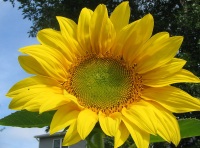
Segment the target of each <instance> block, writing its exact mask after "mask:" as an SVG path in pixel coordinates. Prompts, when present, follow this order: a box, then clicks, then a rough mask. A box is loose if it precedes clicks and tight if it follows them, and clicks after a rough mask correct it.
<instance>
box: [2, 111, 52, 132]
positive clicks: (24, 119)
mask: <svg viewBox="0 0 200 148" xmlns="http://www.w3.org/2000/svg"><path fill="white" fill-rule="evenodd" d="M54 113H55V111H50V112H44V113H42V114H39V113H38V112H29V111H26V110H22V111H17V112H14V113H12V114H10V115H8V116H6V117H4V118H2V119H0V125H4V126H14V127H23V128H31V127H39V128H42V127H44V126H49V125H50V123H51V120H52V117H53V115H54Z"/></svg>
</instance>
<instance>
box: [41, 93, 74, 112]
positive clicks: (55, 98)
mask: <svg viewBox="0 0 200 148" xmlns="http://www.w3.org/2000/svg"><path fill="white" fill-rule="evenodd" d="M73 97H75V96H73V95H70V94H69V95H67V96H66V95H63V94H53V93H49V94H46V96H43V98H41V99H43V102H42V104H41V106H40V110H39V113H43V112H46V111H50V110H55V109H57V108H59V107H60V106H62V105H65V104H67V103H69V102H70V101H71V100H72V99H71V98H73ZM44 99H45V100H44Z"/></svg>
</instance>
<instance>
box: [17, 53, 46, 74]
mask: <svg viewBox="0 0 200 148" xmlns="http://www.w3.org/2000/svg"><path fill="white" fill-rule="evenodd" d="M18 60H19V63H20V65H21V67H22V68H23V69H24V70H25V71H26V72H27V73H30V74H35V75H42V76H48V73H47V72H46V71H45V70H44V69H43V67H42V66H41V65H40V63H38V61H36V60H35V59H34V58H33V57H31V56H24V55H22V56H19V57H18Z"/></svg>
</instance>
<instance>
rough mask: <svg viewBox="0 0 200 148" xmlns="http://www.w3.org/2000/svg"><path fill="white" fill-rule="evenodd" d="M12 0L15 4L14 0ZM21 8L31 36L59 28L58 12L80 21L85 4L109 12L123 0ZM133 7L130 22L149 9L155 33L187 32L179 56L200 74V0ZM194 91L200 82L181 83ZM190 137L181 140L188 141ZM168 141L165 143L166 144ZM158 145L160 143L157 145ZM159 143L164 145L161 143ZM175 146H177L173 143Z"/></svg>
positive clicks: (146, 0) (37, 2) (141, 1)
mask: <svg viewBox="0 0 200 148" xmlns="http://www.w3.org/2000/svg"><path fill="white" fill-rule="evenodd" d="M4 1H9V2H11V3H12V5H13V6H15V1H14V0H4ZM17 1H18V2H19V6H18V8H19V9H21V10H22V14H23V16H24V19H29V20H30V21H32V23H33V25H32V26H31V28H30V30H29V32H28V33H29V36H31V37H35V36H36V34H37V32H38V30H41V29H43V28H54V29H57V30H59V26H58V23H57V20H56V16H64V17H68V18H71V19H73V20H74V21H75V22H77V21H78V16H79V13H80V11H81V9H82V8H83V7H87V8H90V9H92V10H94V9H95V7H96V6H97V5H98V4H100V3H103V4H105V5H107V8H108V12H109V13H111V12H112V11H113V9H114V8H115V7H116V5H118V4H119V3H120V1H121V0H34V1H32V0H17ZM129 3H130V7H131V19H130V22H132V21H134V20H136V19H139V18H141V17H142V16H144V15H145V14H147V13H151V14H152V15H153V16H154V21H155V27H154V32H153V33H154V34H155V33H157V32H161V31H167V32H169V33H170V35H171V36H174V35H181V36H184V42H183V44H182V46H181V49H180V51H179V53H178V54H177V57H180V58H183V59H185V60H187V64H186V66H185V68H186V69H188V70H190V71H192V72H193V73H194V74H196V75H197V76H200V17H199V16H200V1H199V0H129ZM178 86H179V87H181V88H182V89H184V90H185V91H187V92H189V93H190V94H191V95H193V96H196V97H199V98H200V87H199V86H200V85H199V84H191V85H188V84H187V85H186V84H181V85H178ZM177 116H178V117H181V118H184V117H191V116H193V117H196V118H200V113H199V112H195V113H188V114H183V115H177ZM190 141H193V142H190V143H192V144H193V146H194V145H195V144H194V143H195V142H196V144H199V143H200V142H199V138H198V137H197V138H193V139H192V140H191V139H190ZM186 143H188V140H186V141H184V140H183V142H182V143H181V144H180V147H181V146H184V145H186ZM164 145H166V144H162V147H164ZM154 147H156V145H154ZM157 147H161V146H160V145H159V144H158V146H157ZM171 147H173V146H172V145H171Z"/></svg>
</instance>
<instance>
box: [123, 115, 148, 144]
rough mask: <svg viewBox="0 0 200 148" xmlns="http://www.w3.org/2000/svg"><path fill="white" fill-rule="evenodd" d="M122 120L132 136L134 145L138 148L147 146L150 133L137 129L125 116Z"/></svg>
mask: <svg viewBox="0 0 200 148" xmlns="http://www.w3.org/2000/svg"><path fill="white" fill-rule="evenodd" d="M122 120H123V122H124V124H125V126H126V127H127V129H128V131H129V132H130V134H131V137H132V138H133V140H134V142H135V144H136V146H137V147H138V148H148V147H149V140H150V134H149V133H147V132H144V131H143V130H141V129H139V128H138V127H137V126H136V125H135V124H132V123H131V122H130V121H129V120H127V119H126V118H125V117H124V118H122Z"/></svg>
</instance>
